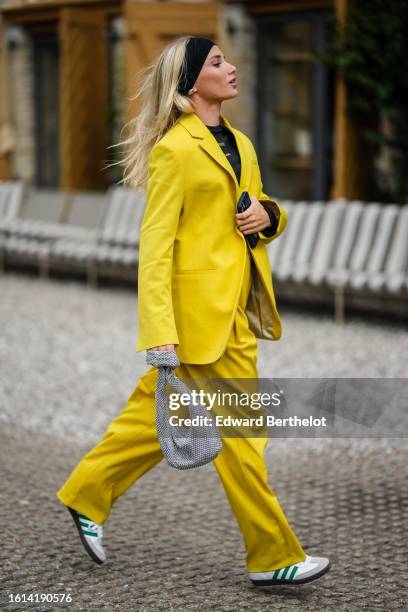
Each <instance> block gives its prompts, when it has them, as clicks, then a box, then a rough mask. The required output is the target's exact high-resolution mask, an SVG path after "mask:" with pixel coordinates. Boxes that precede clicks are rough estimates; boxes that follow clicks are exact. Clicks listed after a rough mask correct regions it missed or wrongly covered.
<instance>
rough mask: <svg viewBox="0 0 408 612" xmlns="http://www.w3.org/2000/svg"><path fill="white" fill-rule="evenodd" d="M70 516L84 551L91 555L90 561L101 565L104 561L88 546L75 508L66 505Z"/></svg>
mask: <svg viewBox="0 0 408 612" xmlns="http://www.w3.org/2000/svg"><path fill="white" fill-rule="evenodd" d="M66 507H67V508H68V510H69V512H70V514H71V516H72V518H73V519H74V523H75V525H76V527H77V529H78V533H79V537H80V538H81V542H82V544H83V545H84V548H85V550H86V552H87V553H88V555H89V556H90V557H91V559H92V561H95V563H98V564H99V565H102V563H104V561H102V559H100V558H99V557H98V556H97V555H96V554H95V553H94V551H93V550H92V548H91V547H90V546H89V544H88V542H87V541H86V539H85V537H84V534H83V533H82V529H81V525H80V523H79V518H78V515H77V513H76V511H75V510H73V509H72V508H70V507H69V506H66Z"/></svg>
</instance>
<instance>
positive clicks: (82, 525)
mask: <svg viewBox="0 0 408 612" xmlns="http://www.w3.org/2000/svg"><path fill="white" fill-rule="evenodd" d="M66 507H67V508H68V510H69V511H70V513H71V516H72V518H73V519H74V523H75V525H76V526H77V528H78V531H79V537H80V538H81V542H82V544H83V545H84V548H85V550H86V552H87V553H88V555H89V556H90V557H91V559H92V560H93V561H96V563H104V562H105V561H106V554H105V551H104V549H103V546H102V538H103V527H102V525H98V523H95V522H94V521H91V519H89V518H88V517H86V516H85V515H83V514H80V513H79V512H77V511H76V510H74V509H73V508H70V507H69V506H66Z"/></svg>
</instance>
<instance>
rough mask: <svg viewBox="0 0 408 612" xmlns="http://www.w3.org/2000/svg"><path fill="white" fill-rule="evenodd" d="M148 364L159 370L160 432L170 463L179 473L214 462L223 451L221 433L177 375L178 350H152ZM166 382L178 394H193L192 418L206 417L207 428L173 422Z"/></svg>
mask: <svg viewBox="0 0 408 612" xmlns="http://www.w3.org/2000/svg"><path fill="white" fill-rule="evenodd" d="M146 362H147V363H148V364H150V365H152V366H154V367H156V368H158V370H159V371H158V377H157V386H156V429H157V437H158V440H159V444H160V447H161V449H162V451H163V455H164V457H165V459H166V461H167V463H168V464H169V465H170V466H171V467H174V468H176V469H178V470H188V469H190V468H195V467H200V466H201V465H205V464H206V463H209V462H210V461H213V460H214V459H215V458H216V457H217V455H218V454H219V453H220V451H221V449H222V440H221V435H220V432H219V430H218V428H217V426H216V425H215V423H214V420H213V419H212V417H211V416H210V415H209V413H208V410H207V408H206V406H203V405H202V404H199V403H197V402H194V401H193V398H192V396H191V389H189V388H188V387H187V385H185V384H184V382H183V381H182V380H180V379H179V378H178V377H177V376H176V375H175V374H174V372H173V369H174V368H176V367H177V366H179V365H180V362H179V359H178V357H177V353H176V351H153V350H151V349H148V350H147V351H146ZM166 383H168V384H169V385H170V386H171V387H173V388H174V389H175V390H176V391H177V392H178V393H183V394H185V393H186V394H189V395H190V404H189V406H188V410H189V413H190V417H189V418H194V417H195V416H200V415H201V416H203V415H205V416H206V424H205V425H204V424H203V425H201V424H198V425H190V426H189V427H185V426H179V425H172V424H171V423H170V420H169V419H170V416H171V414H170V412H169V407H168V404H167V397H166ZM183 405H184V402H183ZM197 421H201V419H197Z"/></svg>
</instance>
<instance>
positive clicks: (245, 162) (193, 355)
mask: <svg viewBox="0 0 408 612" xmlns="http://www.w3.org/2000/svg"><path fill="white" fill-rule="evenodd" d="M221 119H222V120H223V121H224V123H225V125H226V126H227V127H228V128H229V129H230V130H231V131H232V132H233V134H234V136H235V138H236V141H237V146H238V151H239V154H240V157H241V180H240V184H238V182H237V178H236V175H235V172H234V170H233V168H232V166H231V164H230V163H229V161H228V160H227V158H226V157H225V154H224V153H223V151H222V150H221V148H220V146H219V144H218V142H217V141H216V139H215V138H214V136H213V135H212V134H211V132H210V131H209V130H208V129H207V127H206V126H205V125H204V123H203V122H202V120H201V119H200V118H199V117H198V115H197V114H196V113H191V114H183V115H181V117H180V118H179V119H178V121H177V122H176V123H175V125H174V126H173V127H172V128H171V129H170V130H169V131H168V132H167V133H166V134H165V135H164V136H163V138H162V139H161V140H160V141H159V142H158V143H157V144H156V145H155V146H154V147H153V148H152V150H151V153H150V158H149V170H150V178H149V183H148V188H147V198H146V210H145V213H144V217H143V221H142V224H141V229H140V250H139V269H138V310H139V337H138V341H137V347H136V350H137V351H143V350H146V349H148V348H151V347H153V346H158V345H162V344H176V345H178V346H177V347H176V352H177V355H178V358H179V360H180V361H181V362H185V363H194V364H205V363H212V362H214V361H217V360H218V359H220V357H221V355H222V354H223V352H224V350H225V348H226V344H227V340H228V337H229V335H230V333H231V328H232V324H233V321H234V318H235V313H236V309H237V304H238V299H239V295H240V291H241V287H242V280H243V270H244V263H245V257H246V243H245V238H244V234H243V233H242V232H241V231H240V230H239V229H238V227H237V226H236V222H235V213H236V212H237V211H236V204H237V202H238V199H239V196H240V195H241V193H242V192H243V191H248V193H249V194H250V195H253V196H255V197H256V198H257V199H258V200H260V201H262V202H265V203H266V202H268V203H269V205H270V206H272V207H274V208H275V211H277V213H278V214H279V225H278V228H277V231H276V233H275V234H274V235H273V236H272V237H267V236H265V235H264V234H263V233H262V232H259V236H260V240H259V241H258V244H257V245H256V247H255V249H253V250H252V256H253V260H254V263H255V267H254V270H253V282H252V285H251V289H250V294H249V297H248V304H247V308H246V314H247V317H248V321H249V325H250V328H251V330H252V331H253V332H254V334H255V337H257V338H265V339H269V340H278V339H279V338H280V336H281V321H280V318H279V314H278V311H277V308H276V302H275V296H274V291H273V286H272V271H271V267H270V264H269V259H268V252H267V249H266V246H265V244H266V243H268V242H270V241H271V240H274V239H275V238H277V237H278V236H279V235H280V234H281V233H282V231H283V230H284V228H285V226H286V223H287V215H286V212H285V211H284V209H283V208H281V207H280V206H279V204H278V203H277V202H275V201H273V200H271V199H270V198H269V197H268V196H267V195H266V194H265V193H263V191H262V188H263V185H262V181H261V175H260V170H259V166H258V161H257V156H256V152H255V149H254V147H253V145H252V142H251V141H250V139H249V138H248V137H247V136H246V135H245V134H243V133H242V132H240V131H239V130H237V129H234V128H233V127H232V126H231V125H230V123H229V122H228V120H227V119H226V117H225V116H224V115H222V114H221ZM209 330H210V333H209Z"/></svg>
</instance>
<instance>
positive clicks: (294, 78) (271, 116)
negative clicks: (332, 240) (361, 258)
mask: <svg viewBox="0 0 408 612" xmlns="http://www.w3.org/2000/svg"><path fill="white" fill-rule="evenodd" d="M329 14H330V13H328V12H323V11H319V12H310V13H291V14H285V15H276V16H275V15H273V16H267V17H265V16H263V17H262V20H259V21H257V41H258V71H257V73H258V78H257V87H258V91H257V103H258V113H257V136H258V138H257V143H258V153H259V161H260V166H261V171H262V179H263V183H264V191H266V192H267V193H271V194H274V195H275V196H276V197H281V198H287V199H293V200H317V199H327V198H328V197H329V193H330V184H331V171H332V170H331V166H332V163H331V161H332V157H333V153H332V148H333V147H332V132H333V125H332V123H333V78H332V75H330V74H328V69H327V67H325V66H323V65H321V64H320V63H319V62H317V61H316V60H314V58H313V55H312V54H313V52H314V51H319V50H321V49H322V48H323V45H324V37H325V28H326V19H327V16H328V15H329Z"/></svg>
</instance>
